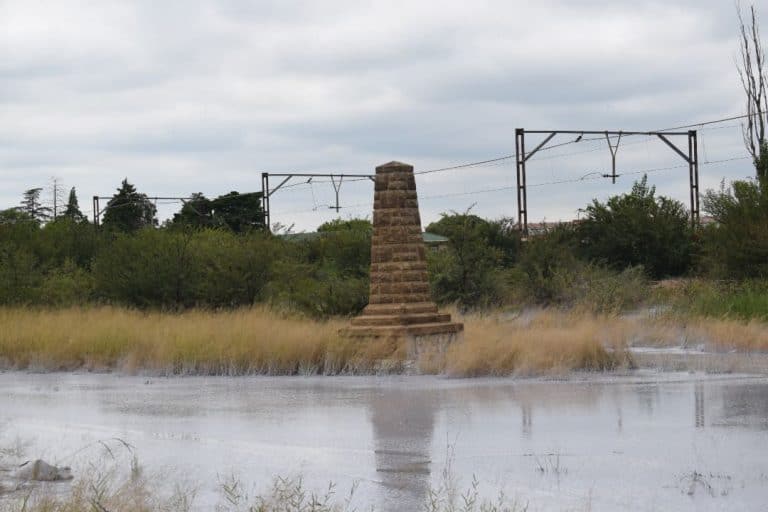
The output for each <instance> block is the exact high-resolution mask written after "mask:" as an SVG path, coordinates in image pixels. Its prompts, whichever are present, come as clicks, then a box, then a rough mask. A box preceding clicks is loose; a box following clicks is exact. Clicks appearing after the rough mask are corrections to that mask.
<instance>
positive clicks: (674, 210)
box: [578, 176, 694, 279]
mask: <svg viewBox="0 0 768 512" xmlns="http://www.w3.org/2000/svg"><path fill="white" fill-rule="evenodd" d="M655 194H656V189H655V187H649V186H648V180H647V177H646V176H643V178H642V179H641V180H640V181H638V182H636V183H635V184H634V185H633V186H632V191H631V192H630V193H629V194H623V195H619V196H613V197H611V198H609V199H608V201H606V203H601V202H599V201H597V200H595V201H593V203H592V204H591V205H589V206H587V209H586V213H587V216H586V218H585V219H584V221H583V222H581V223H580V224H579V226H578V235H579V239H580V242H581V243H580V246H579V247H580V251H581V252H582V254H584V255H585V256H586V258H588V259H589V260H591V261H596V262H601V263H605V264H607V265H608V266H610V267H611V268H614V269H616V270H619V271H621V270H623V269H625V268H627V267H635V266H642V267H643V268H645V270H646V271H647V272H648V274H649V275H650V276H652V277H654V278H657V279H659V278H663V277H668V276H679V275H682V274H685V273H686V272H687V271H688V270H689V269H690V268H691V264H692V261H693V249H694V247H693V235H692V232H691V228H690V220H689V216H688V211H687V210H686V208H685V206H683V204H682V203H681V202H679V201H676V200H674V199H669V198H667V197H664V196H658V197H656V195H655Z"/></svg>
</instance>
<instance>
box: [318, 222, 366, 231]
mask: <svg viewBox="0 0 768 512" xmlns="http://www.w3.org/2000/svg"><path fill="white" fill-rule="evenodd" d="M330 231H373V224H371V221H370V220H368V219H347V220H343V219H333V220H329V221H328V222H324V223H323V224H320V226H318V228H317V232H318V233H327V232H330Z"/></svg>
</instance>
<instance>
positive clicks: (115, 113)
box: [0, 0, 768, 230]
mask: <svg viewBox="0 0 768 512" xmlns="http://www.w3.org/2000/svg"><path fill="white" fill-rule="evenodd" d="M764 11H766V10H765V9H764ZM763 15H764V17H768V13H766V12H763ZM766 19H768V18H766ZM767 23H768V22H767ZM737 30H738V25H737V18H736V14H735V7H734V4H733V3H732V2H730V1H728V0H678V1H674V0H664V1H638V0H633V1H618V0H610V1H609V0H582V1H566V0H560V1H558V0H549V1H547V0H538V1H536V2H529V1H519V0H506V1H486V2H483V1H478V0H476V1H472V2H469V1H458V2H457V1H450V0H440V1H431V2H430V1H422V2H414V1H413V0H409V1H393V0H388V1H386V2H384V1H382V2H363V1H359V0H356V1H351V0H350V1H344V0H324V1H322V2H319V1H317V2H310V1H294V0H261V1H259V0H250V1H245V0H216V1H214V0H209V1H204V0H199V1H193V0H162V1H158V0H131V1H124V2H110V1H107V0H93V1H71V0H50V1H37V0H0V176H2V187H0V208H5V207H11V206H15V205H17V204H18V202H19V201H20V199H21V195H22V193H23V191H24V190H26V189H28V188H32V187H37V186H40V187H46V186H49V184H50V181H51V177H57V178H58V179H59V180H60V182H61V183H62V184H63V185H64V186H65V187H67V189H68V188H69V187H71V186H75V187H77V191H78V195H79V197H80V204H81V207H82V209H83V210H84V211H85V212H86V213H88V214H90V208H91V199H90V198H91V196H93V195H94V194H98V195H111V194H112V193H113V192H114V190H115V189H116V187H117V186H119V183H120V181H121V180H122V179H123V178H124V177H128V179H129V181H131V182H132V183H134V184H135V185H136V187H137V188H138V189H139V191H141V192H144V193H147V194H148V195H151V196H154V195H159V196H160V195H162V196H169V195H170V196H184V195H188V194H190V193H192V192H203V193H204V194H205V195H206V196H208V197H215V196H217V195H219V194H222V193H226V192H229V191H231V190H238V191H241V192H248V191H257V190H260V187H261V176H260V175H261V172H263V171H269V172H276V173H277V172H288V171H301V172H340V171H345V172H358V173H371V172H373V169H374V167H375V166H376V165H378V164H381V163H384V162H387V161H390V160H400V161H404V162H408V163H411V164H413V165H414V166H415V167H416V170H417V171H419V170H428V169H434V168H440V167H444V166H450V165H454V164H461V163H465V162H473V161H478V160H486V159H491V158H495V157H500V156H504V155H509V154H512V153H514V142H515V138H514V134H515V128H517V127H523V128H526V129H549V128H559V129H574V130H582V129H585V130H605V129H612V130H618V129H624V130H652V129H661V128H667V127H670V126H677V125H681V124H689V123H696V122H701V121H707V120H711V119H718V118H722V117H727V116H731V115H737V114H740V113H742V112H743V111H744V105H743V96H742V92H741V90H740V85H739V82H738V77H737V74H736V69H735V60H736V55H737V52H738V42H737V38H736V34H737ZM764 32H765V33H768V28H767V29H765V30H764ZM711 128H714V129H707V130H702V131H701V132H700V137H701V140H700V150H701V151H700V153H701V154H700V160H701V161H702V162H706V161H712V160H722V159H729V158H740V157H741V158H742V159H740V160H732V161H729V162H725V163H717V164H707V165H702V167H701V182H702V186H703V187H715V186H717V185H718V184H719V182H720V181H721V180H722V179H724V178H725V179H726V180H731V179H735V178H743V177H745V176H748V175H750V174H751V173H752V170H751V167H750V162H749V160H748V159H745V158H743V157H745V156H746V152H745V150H744V148H743V144H742V141H741V134H740V128H739V126H738V123H737V122H730V123H723V124H720V125H713V126H711ZM572 139H573V138H572V137H570V138H569V137H566V136H560V137H558V138H557V139H556V140H554V141H553V143H558V142H566V141H568V140H572ZM533 144H535V139H534V137H533V136H532V135H531V136H530V139H529V140H528V147H532V145H533ZM621 144H622V145H621V146H620V148H619V151H618V172H619V173H622V172H625V173H628V172H637V171H641V170H643V169H659V168H666V167H671V166H676V165H679V164H682V163H683V161H682V160H681V159H680V158H679V157H678V156H676V155H675V154H674V153H673V152H672V151H671V150H669V149H668V148H667V147H666V146H664V145H663V144H662V143H661V142H659V141H658V140H655V141H654V140H652V139H648V138H643V137H635V138H631V137H627V138H625V139H623V140H622V143H621ZM574 153H575V154H574ZM609 165H610V153H609V152H608V149H607V145H606V144H605V142H604V141H597V142H586V143H584V142H580V143H578V144H571V145H567V146H563V147H561V148H558V149H556V150H552V151H549V152H544V153H541V154H540V155H537V156H535V157H533V158H532V159H531V160H530V161H529V169H528V182H529V184H530V185H532V186H531V188H530V190H529V193H528V197H529V199H528V201H529V212H530V213H529V221H530V222H533V221H538V220H542V219H547V220H558V219H571V218H575V217H576V216H577V215H578V212H577V210H578V209H579V208H582V207H584V206H585V205H586V204H587V203H588V202H589V201H590V199H591V198H593V197H597V198H600V199H604V198H606V197H608V196H609V195H611V194H614V193H621V192H625V191H627V190H628V189H629V187H630V186H631V182H632V180H633V179H635V178H637V177H639V174H634V175H632V174H626V175H625V176H624V177H621V178H619V180H618V182H617V184H616V185H611V183H610V181H609V180H602V179H585V180H583V181H579V182H575V183H574V182H571V183H562V184H550V185H546V183H550V182H553V181H563V180H569V179H578V178H580V177H582V176H585V175H587V174H589V173H601V172H609V171H610V169H609ZM595 176H596V175H595V174H592V175H591V176H589V177H591V178H594V177H595ZM274 181H275V180H273V182H274ZM318 181H320V180H318ZM514 181H515V168H514V160H504V161H501V162H498V163H495V164H494V165H486V166H478V167H473V168H469V169H463V170H457V171H450V172H441V173H434V174H427V175H424V176H420V177H419V178H418V180H417V186H418V192H419V197H420V202H421V209H422V220H423V223H424V225H425V226H426V224H428V223H429V222H431V221H433V220H435V219H437V218H438V217H439V214H440V212H446V211H450V210H456V211H463V210H466V209H467V208H469V207H470V206H473V205H474V206H473V210H472V211H473V212H474V213H477V214H478V215H482V216H486V217H492V218H497V217H501V216H516V212H517V205H516V195H515V191H514V189H513V188H509V189H505V190H499V191H495V192H485V193H471V192H474V191H478V190H485V189H497V188H504V187H512V186H513V185H514ZM649 181H651V182H652V183H653V184H655V185H657V189H658V191H659V193H662V194H665V195H670V196H673V197H676V198H679V199H681V200H685V201H686V203H687V197H688V176H687V169H685V168H674V169H668V170H663V171H656V172H653V173H651V174H649ZM539 184H542V185H540V186H534V185H539ZM449 194H463V195H451V196H449V197H435V196H445V195H449ZM372 195H373V188H372V186H371V184H370V183H368V182H365V181H363V182H353V183H347V184H344V185H342V188H341V194H340V202H341V205H342V206H344V207H345V208H344V209H342V210H341V213H340V215H341V216H342V217H348V216H370V214H371V204H372ZM333 202H334V196H333V188H332V187H331V185H330V184H327V183H317V184H313V185H305V186H297V187H293V188H290V189H286V190H285V191H278V192H276V193H275V195H273V196H272V219H273V222H281V223H283V224H293V223H295V225H296V229H297V230H313V229H314V228H315V227H316V226H317V225H318V224H319V223H321V222H323V221H325V220H329V219H331V218H333V217H334V216H335V212H334V211H333V210H330V209H329V208H328V205H329V204H330V203H333ZM159 209H160V212H161V215H162V216H168V215H170V214H171V213H172V212H173V211H175V210H176V209H178V205H163V204H161V205H159Z"/></svg>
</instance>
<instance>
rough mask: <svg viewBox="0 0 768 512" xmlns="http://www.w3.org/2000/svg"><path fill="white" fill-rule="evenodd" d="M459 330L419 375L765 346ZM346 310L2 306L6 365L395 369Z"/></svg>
mask: <svg viewBox="0 0 768 512" xmlns="http://www.w3.org/2000/svg"><path fill="white" fill-rule="evenodd" d="M461 320H462V321H463V322H464V323H465V328H466V331H465V333H464V335H463V339H462V340H461V341H459V342H456V343H452V344H450V345H449V346H448V347H447V348H445V347H444V346H440V345H436V346H435V347H426V348H425V349H424V346H423V345H422V348H423V350H421V353H420V354H419V355H418V357H417V358H416V361H415V363H416V369H417V370H418V371H421V372H422V373H445V374H447V375H451V376H459V377H471V376H485V375H497V376H501V375H532V374H541V373H552V372H555V373H558V372H564V371H568V370H574V369H581V370H598V371H599V370H609V369H612V368H616V367H618V366H622V365H626V364H629V362H630V361H629V358H628V356H627V351H626V347H628V346H631V345H655V346H680V345H689V346H691V345H698V344H703V345H705V346H706V347H707V348H709V349H711V350H720V351H727V350H738V351H745V352H747V351H766V350H768V328H767V327H766V324H764V323H761V322H756V321H751V322H744V321H738V320H722V319H707V318H683V319H681V318H674V317H659V318H645V317H643V318H621V317H615V316H601V315H592V314H585V313H581V314H576V313H572V314H568V313H562V312H557V311H550V310H545V311H539V312H532V313H526V314H523V315H518V316H510V315H505V314H503V313H500V312H499V313H494V314H489V315H471V316H468V317H464V318H461ZM345 325H346V321H344V320H332V321H328V322H317V321H314V320H309V319H306V318H302V317H297V316H291V315H285V314H280V313H276V312H273V311H270V310H267V309H259V308H255V309H243V310H237V311H227V312H210V311H188V312H184V313H178V314H173V313H159V312H150V313H143V312H138V311H132V310H127V309H119V308H109V307H103V308H84V309H78V308H73V309H60V310H32V309H0V367H5V368H16V369H35V370H75V369H88V370H97V371H99V370H119V371H123V372H128V373H135V372H151V373H159V374H207V375H214V374H215V375H246V374H270V375H295V374H331V375H332V374H342V373H344V374H356V373H376V372H382V371H387V372H392V371H394V372H399V371H404V370H405V369H406V366H405V363H406V360H407V359H408V352H409V347H408V345H407V344H405V343H396V342H390V341H376V342H361V341H355V340H350V339H345V338H342V337H340V336H339V335H338V330H339V329H340V328H341V327H344V326H345Z"/></svg>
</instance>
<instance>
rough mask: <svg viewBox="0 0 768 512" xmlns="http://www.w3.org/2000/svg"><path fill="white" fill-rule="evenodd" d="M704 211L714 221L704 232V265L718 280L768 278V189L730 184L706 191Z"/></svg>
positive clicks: (750, 183) (755, 184)
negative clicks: (729, 186)
mask: <svg viewBox="0 0 768 512" xmlns="http://www.w3.org/2000/svg"><path fill="white" fill-rule="evenodd" d="M704 211H706V212H707V213H708V214H709V215H711V216H712V218H713V220H714V221H715V222H714V223H713V224H712V225H710V226H707V227H706V229H705V230H704V241H705V244H704V252H705V262H706V263H708V265H709V270H710V271H711V272H712V273H713V274H715V275H717V276H720V277H736V278H747V277H762V278H765V277H768V187H766V186H764V185H761V184H760V183H759V182H755V181H734V182H732V183H731V188H726V187H725V184H722V185H721V186H720V190H719V191H714V190H708V191H707V193H706V194H705V196H704Z"/></svg>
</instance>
